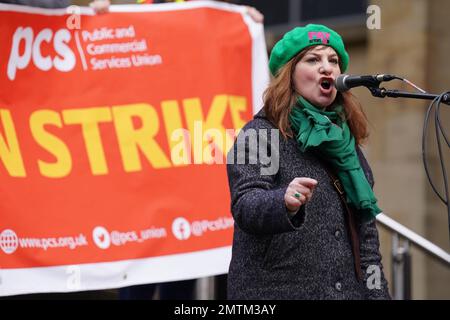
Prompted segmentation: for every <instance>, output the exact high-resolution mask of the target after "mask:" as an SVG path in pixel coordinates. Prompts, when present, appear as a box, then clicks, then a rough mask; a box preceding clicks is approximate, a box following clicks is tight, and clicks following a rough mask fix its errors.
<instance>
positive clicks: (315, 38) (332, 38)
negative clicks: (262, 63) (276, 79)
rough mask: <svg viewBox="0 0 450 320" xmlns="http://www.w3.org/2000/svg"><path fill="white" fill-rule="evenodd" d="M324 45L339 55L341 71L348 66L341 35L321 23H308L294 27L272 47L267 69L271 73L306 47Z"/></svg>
mask: <svg viewBox="0 0 450 320" xmlns="http://www.w3.org/2000/svg"><path fill="white" fill-rule="evenodd" d="M316 45H325V46H329V47H331V48H333V49H334V50H335V51H336V53H337V54H338V56H339V62H340V66H341V72H345V70H347V67H348V61H349V59H350V58H349V56H348V53H347V51H345V46H344V42H343V41H342V37H341V36H340V35H339V34H338V33H337V32H336V31H334V30H332V29H330V28H328V27H326V26H324V25H321V24H308V25H306V26H304V27H296V28H294V29H292V30H291V31H289V32H287V33H286V34H285V35H284V36H283V38H282V39H281V40H280V41H278V42H277V43H276V44H275V46H274V47H273V49H272V52H271V54H270V59H269V69H270V72H271V73H272V75H276V73H277V72H278V70H279V69H280V68H281V67H282V66H284V65H285V64H286V63H287V62H288V61H289V60H291V59H292V58H293V57H295V56H296V55H297V53H299V52H300V51H302V50H303V49H305V48H307V47H311V46H316Z"/></svg>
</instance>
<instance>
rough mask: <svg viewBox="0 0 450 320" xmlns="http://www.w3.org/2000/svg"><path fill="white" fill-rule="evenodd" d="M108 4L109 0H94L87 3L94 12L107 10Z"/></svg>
mask: <svg viewBox="0 0 450 320" xmlns="http://www.w3.org/2000/svg"><path fill="white" fill-rule="evenodd" d="M110 5H111V3H110V2H109V0H94V1H92V2H91V3H89V6H90V7H91V8H92V9H94V12H95V13H97V14H99V13H106V12H108V11H109V6H110Z"/></svg>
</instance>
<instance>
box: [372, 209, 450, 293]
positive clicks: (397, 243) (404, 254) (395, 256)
mask: <svg viewBox="0 0 450 320" xmlns="http://www.w3.org/2000/svg"><path fill="white" fill-rule="evenodd" d="M377 221H378V223H380V224H381V225H382V226H383V227H385V228H386V229H388V230H389V231H391V232H392V233H393V236H392V286H393V298H394V299H396V300H409V299H411V253H410V248H411V246H410V244H413V245H415V246H416V247H417V248H419V249H420V250H422V251H423V252H425V253H426V254H428V255H430V256H432V257H434V258H436V259H437V260H438V261H440V262H441V263H443V264H444V265H446V266H447V267H450V254H449V253H448V252H446V251H445V250H443V249H441V248H440V247H438V246H437V245H435V244H434V243H432V242H430V241H428V240H427V239H425V238H424V237H422V236H420V235H418V234H417V233H415V232H414V231H412V230H410V229H408V228H406V227H405V226H404V225H402V224H400V223H398V222H397V221H395V220H393V219H391V218H389V217H388V216H387V215H385V214H384V213H380V214H379V215H378V216H377Z"/></svg>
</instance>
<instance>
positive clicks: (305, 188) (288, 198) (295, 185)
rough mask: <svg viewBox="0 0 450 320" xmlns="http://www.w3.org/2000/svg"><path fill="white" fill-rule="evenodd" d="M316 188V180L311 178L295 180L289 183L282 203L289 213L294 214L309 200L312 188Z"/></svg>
mask: <svg viewBox="0 0 450 320" xmlns="http://www.w3.org/2000/svg"><path fill="white" fill-rule="evenodd" d="M316 186H317V180H314V179H311V178H305V177H301V178H295V179H294V180H292V181H291V183H289V185H288V187H287V189H286V193H285V194H284V202H285V203H286V208H288V210H289V211H290V212H296V211H297V210H298V209H299V208H300V206H302V205H304V204H305V203H306V202H308V201H309V200H311V197H312V194H313V191H314V188H315V187H316Z"/></svg>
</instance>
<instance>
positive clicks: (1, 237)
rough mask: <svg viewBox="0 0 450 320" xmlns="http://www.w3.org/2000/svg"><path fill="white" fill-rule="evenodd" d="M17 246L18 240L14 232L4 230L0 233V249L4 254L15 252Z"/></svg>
mask: <svg viewBox="0 0 450 320" xmlns="http://www.w3.org/2000/svg"><path fill="white" fill-rule="evenodd" d="M18 246H19V239H18V238H17V234H16V233H15V232H14V231H12V230H10V229H6V230H3V231H2V233H0V248H1V249H2V250H3V252H4V253H6V254H11V253H13V252H14V251H16V249H17V247H18Z"/></svg>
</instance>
